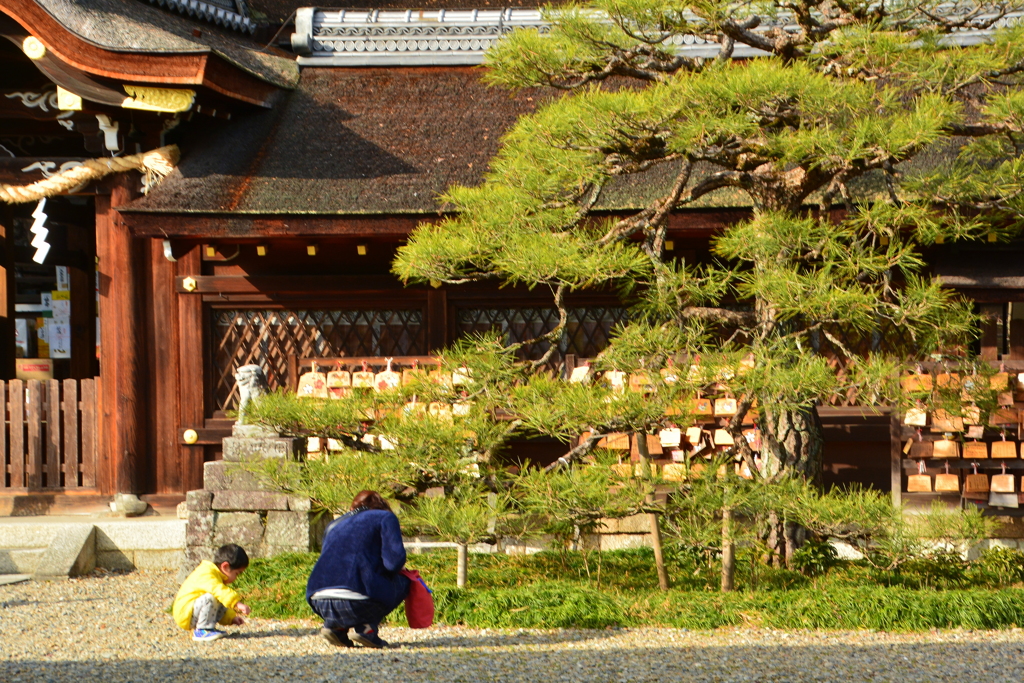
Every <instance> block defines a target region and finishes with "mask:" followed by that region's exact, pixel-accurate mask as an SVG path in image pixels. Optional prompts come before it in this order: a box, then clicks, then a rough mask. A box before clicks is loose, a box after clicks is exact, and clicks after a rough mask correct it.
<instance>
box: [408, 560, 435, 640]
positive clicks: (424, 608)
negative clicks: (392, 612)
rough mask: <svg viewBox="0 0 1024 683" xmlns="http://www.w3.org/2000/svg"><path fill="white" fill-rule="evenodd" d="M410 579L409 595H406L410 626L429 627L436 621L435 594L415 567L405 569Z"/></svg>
mask: <svg viewBox="0 0 1024 683" xmlns="http://www.w3.org/2000/svg"><path fill="white" fill-rule="evenodd" d="M401 574H402V575H403V576H405V577H406V578H408V579H409V595H407V596H405V618H406V620H407V621H408V622H409V628H429V627H430V626H432V625H433V623H434V596H433V595H432V591H431V590H430V589H429V588H427V584H426V582H425V581H424V580H423V578H422V577H421V576H420V573H419V572H418V571H416V570H415V569H403V570H402V571H401Z"/></svg>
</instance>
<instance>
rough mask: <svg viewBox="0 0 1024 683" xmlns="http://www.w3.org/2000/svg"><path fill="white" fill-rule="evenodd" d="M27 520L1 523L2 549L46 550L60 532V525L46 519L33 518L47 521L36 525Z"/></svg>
mask: <svg viewBox="0 0 1024 683" xmlns="http://www.w3.org/2000/svg"><path fill="white" fill-rule="evenodd" d="M25 519H26V518H19V521H18V522H9V523H0V548H46V547H47V546H49V545H50V541H52V540H53V537H54V536H56V535H57V533H58V532H59V531H60V525H58V524H54V523H52V522H49V520H48V519H47V518H46V517H41V518H32V519H42V520H46V521H44V522H43V523H34V524H33V523H31V522H27V521H25Z"/></svg>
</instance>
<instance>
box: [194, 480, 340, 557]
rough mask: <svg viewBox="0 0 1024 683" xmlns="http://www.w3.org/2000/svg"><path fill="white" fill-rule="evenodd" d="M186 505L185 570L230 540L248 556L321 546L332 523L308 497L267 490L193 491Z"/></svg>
mask: <svg viewBox="0 0 1024 683" xmlns="http://www.w3.org/2000/svg"><path fill="white" fill-rule="evenodd" d="M208 464H212V463H208ZM186 507H187V508H188V522H187V524H186V527H185V544H186V547H185V554H184V558H183V565H182V573H183V574H186V575H187V574H188V572H190V571H192V569H194V568H195V567H196V565H198V564H199V563H200V562H201V561H202V560H210V559H213V553H214V551H215V550H216V549H217V548H219V547H220V546H222V545H226V544H228V543H236V544H238V545H240V546H242V547H243V548H245V551H246V553H247V554H248V555H249V557H250V558H263V557H272V556H274V555H279V554H281V553H285V552H310V551H318V550H319V549H320V543H321V541H322V540H323V534H324V531H325V529H326V527H327V524H328V523H329V522H330V518H329V516H327V515H322V516H320V517H319V518H318V517H317V516H316V515H314V514H313V513H312V512H311V511H310V507H311V506H310V502H309V499H308V498H299V497H296V496H288V495H285V494H281V493H271V492H269V491H206V490H198V491H189V492H188V498H187V500H186Z"/></svg>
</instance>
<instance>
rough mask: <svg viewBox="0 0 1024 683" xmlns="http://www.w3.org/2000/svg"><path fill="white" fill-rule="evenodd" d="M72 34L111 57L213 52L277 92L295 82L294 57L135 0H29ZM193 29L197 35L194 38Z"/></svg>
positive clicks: (291, 85) (297, 75) (296, 76)
mask: <svg viewBox="0 0 1024 683" xmlns="http://www.w3.org/2000/svg"><path fill="white" fill-rule="evenodd" d="M34 2H36V3H38V4H39V6H41V7H42V8H43V9H44V10H46V11H47V12H48V13H49V14H50V15H51V16H52V17H53V18H54V19H56V20H57V21H58V22H60V23H61V24H62V25H63V26H64V27H66V28H67V29H68V30H69V31H71V32H72V33H75V34H77V35H79V36H81V37H82V38H84V39H85V40H87V41H89V42H90V43H92V44H94V45H98V46H99V47H101V48H104V49H107V50H112V51H115V52H141V53H146V52H163V53H166V52H171V53H204V52H213V53H214V54H217V55H219V56H220V57H222V58H224V59H225V60H227V61H228V62H230V63H231V64H234V65H235V66H237V67H238V68H240V69H242V70H243V71H246V72H248V73H250V74H252V75H253V76H256V77H257V78H260V79H261V80H264V81H266V82H268V83H271V84H272V85H276V86H278V87H282V88H291V87H294V85H295V84H296V82H297V81H298V78H299V71H298V66H297V65H296V64H295V60H294V58H289V57H281V56H278V55H275V54H271V53H269V52H267V51H262V46H261V45H259V44H258V43H256V42H255V41H253V40H251V39H249V38H245V37H243V36H241V35H239V34H237V33H232V32H230V31H226V30H223V29H219V28H217V27H215V26H212V25H210V24H208V23H206V22H196V21H192V20H190V19H187V18H185V17H182V16H178V15H175V14H171V13H169V12H166V11H163V10H160V9H157V8H156V7H152V6H150V5H149V4H148V3H144V2H140V0H34ZM193 29H199V31H200V34H201V36H200V37H195V36H194V35H193V33H192V32H193Z"/></svg>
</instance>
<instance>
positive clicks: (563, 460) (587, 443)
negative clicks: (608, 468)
mask: <svg viewBox="0 0 1024 683" xmlns="http://www.w3.org/2000/svg"><path fill="white" fill-rule="evenodd" d="M606 436H608V435H607V434H597V433H595V432H591V433H590V436H588V437H587V438H585V439H580V442H579V443H578V444H577V445H576V446H575V447H574V448H572V449H570V450H569V452H568V453H566V454H565V455H563V456H561V457H560V458H558V460H555V461H554V462H553V463H551V464H550V465H548V466H547V467H545V468H544V471H545V472H552V471H554V470H556V469H558V468H560V467H568V466H569V465H571V464H573V463H574V462H578V461H580V460H582V459H583V458H585V457H586V456H587V455H588V454H589V453H590V451H592V450H594V449H595V448H596V447H597V442H598V441H600V440H601V439H603V438H605V437H606Z"/></svg>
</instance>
